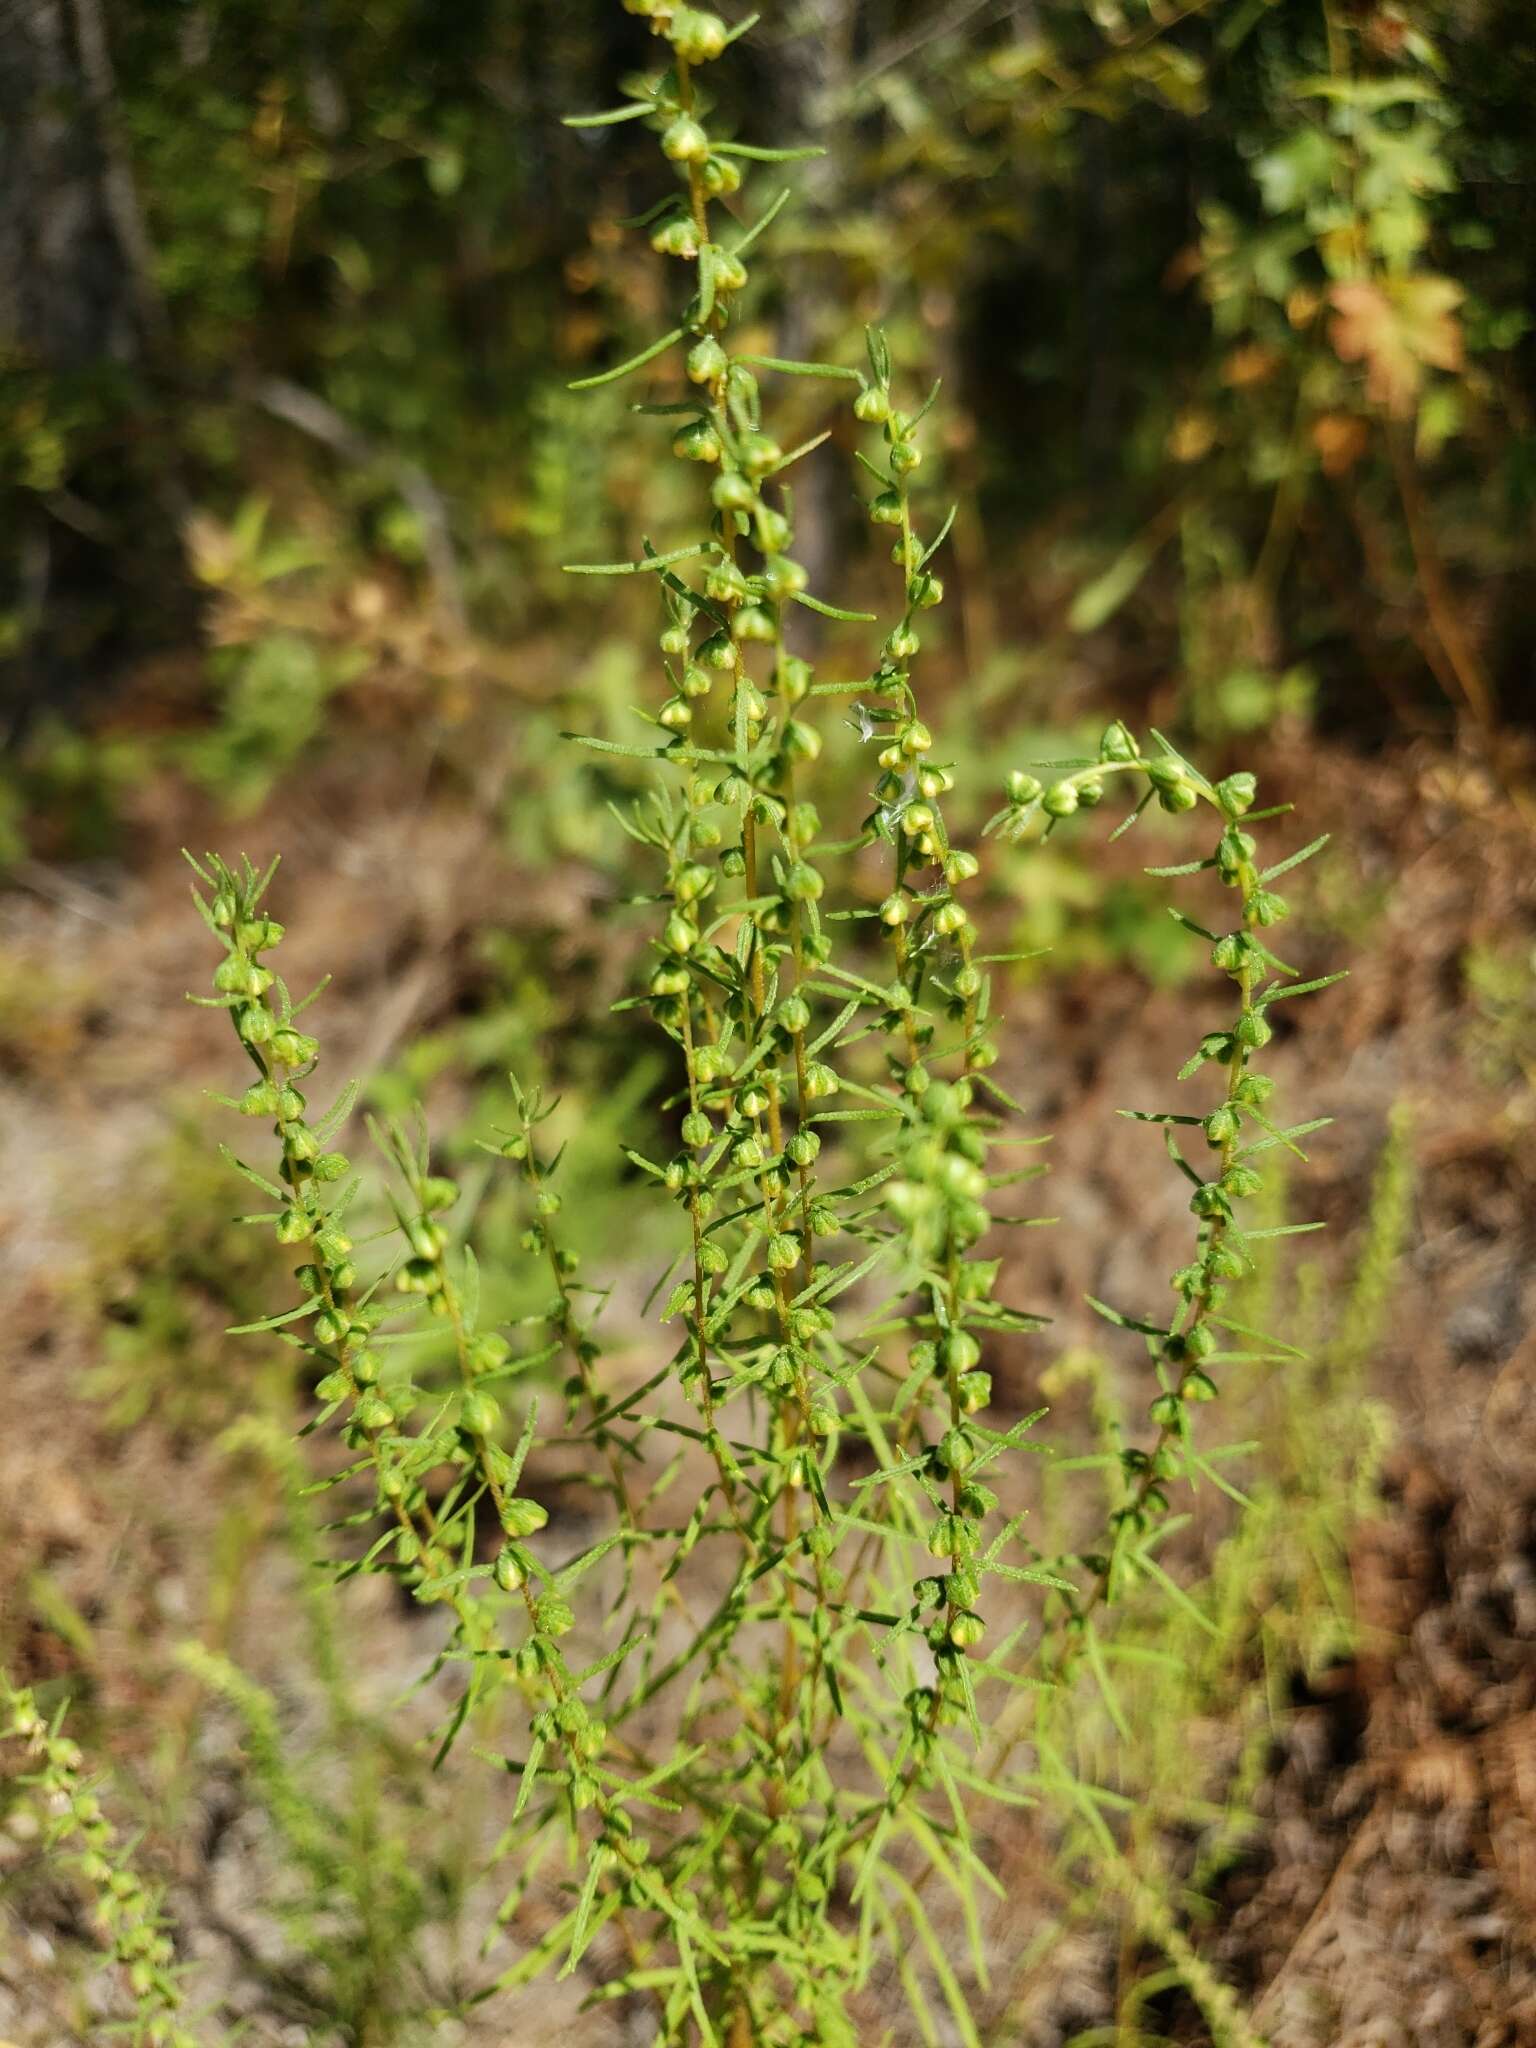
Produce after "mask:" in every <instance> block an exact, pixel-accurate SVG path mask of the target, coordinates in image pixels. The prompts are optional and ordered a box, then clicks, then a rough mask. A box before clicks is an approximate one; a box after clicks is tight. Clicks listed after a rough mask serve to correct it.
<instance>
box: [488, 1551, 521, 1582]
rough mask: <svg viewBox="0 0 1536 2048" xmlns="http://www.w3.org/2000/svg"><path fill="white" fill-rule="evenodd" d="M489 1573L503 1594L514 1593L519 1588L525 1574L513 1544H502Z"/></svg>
mask: <svg viewBox="0 0 1536 2048" xmlns="http://www.w3.org/2000/svg"><path fill="white" fill-rule="evenodd" d="M491 1573H492V1576H493V1577H494V1578H495V1581H496V1583H497V1585H498V1586H500V1588H501V1590H502V1591H503V1593H516V1592H517V1591H518V1590H519V1589H520V1588H521V1586H522V1584H523V1580H524V1578H525V1576H526V1574H525V1573H524V1571H523V1564H522V1559H521V1558H520V1557H519V1556H518V1553H517V1547H516V1545H515V1544H511V1543H504V1544H503V1545H502V1546H501V1548H500V1550H498V1551H497V1553H496V1562H495V1564H494V1565H492V1567H491Z"/></svg>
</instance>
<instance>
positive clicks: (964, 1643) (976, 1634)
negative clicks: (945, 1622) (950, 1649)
mask: <svg viewBox="0 0 1536 2048" xmlns="http://www.w3.org/2000/svg"><path fill="white" fill-rule="evenodd" d="M986 1632H987V1625H986V1623H985V1622H984V1621H983V1620H982V1618H981V1616H980V1615H979V1614H971V1613H965V1614H957V1615H955V1616H954V1618H953V1619H952V1620H951V1622H950V1624H949V1640H950V1641H951V1642H952V1643H953V1644H954V1646H955V1648H956V1649H957V1650H971V1649H974V1648H975V1647H976V1645H977V1644H978V1643H979V1642H980V1641H981V1639H982V1637H983V1636H984V1635H985V1634H986Z"/></svg>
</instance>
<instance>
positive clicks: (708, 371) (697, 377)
mask: <svg viewBox="0 0 1536 2048" xmlns="http://www.w3.org/2000/svg"><path fill="white" fill-rule="evenodd" d="M730 360H731V359H730V357H729V356H728V355H727V354H726V352H725V350H724V349H723V348H722V347H721V346H720V344H719V342H718V341H716V339H715V337H714V336H713V335H712V334H706V335H705V336H704V338H703V340H702V341H696V342H695V343H694V344H693V347H692V348H691V349H689V351H688V375H689V377H690V379H691V380H692V382H693V383H695V384H714V383H716V382H717V381H718V380H719V379H720V378H721V377H723V376H724V375H725V372H726V370H727V368H728V367H729V364H730Z"/></svg>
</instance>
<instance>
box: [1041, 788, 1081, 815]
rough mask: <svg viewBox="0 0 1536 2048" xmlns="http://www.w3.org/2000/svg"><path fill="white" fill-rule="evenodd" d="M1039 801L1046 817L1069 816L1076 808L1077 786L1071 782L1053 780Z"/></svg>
mask: <svg viewBox="0 0 1536 2048" xmlns="http://www.w3.org/2000/svg"><path fill="white" fill-rule="evenodd" d="M1040 801H1041V804H1042V806H1043V808H1044V810H1045V813H1046V816H1047V817H1050V818H1070V817H1071V815H1072V813H1073V812H1074V811H1075V810H1076V809H1077V804H1078V794H1077V786H1076V784H1075V783H1072V782H1066V781H1062V782H1053V783H1052V784H1051V786H1050V788H1049V789H1048V790H1047V791H1046V792H1045V795H1044V796H1043V797H1042V798H1041V800H1040Z"/></svg>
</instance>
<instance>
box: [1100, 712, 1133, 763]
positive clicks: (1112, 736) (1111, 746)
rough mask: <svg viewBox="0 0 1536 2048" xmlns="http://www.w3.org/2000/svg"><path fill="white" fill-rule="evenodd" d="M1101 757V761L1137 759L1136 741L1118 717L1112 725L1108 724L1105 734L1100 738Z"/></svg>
mask: <svg viewBox="0 0 1536 2048" xmlns="http://www.w3.org/2000/svg"><path fill="white" fill-rule="evenodd" d="M1099 759H1100V760H1101V761H1134V760H1135V759H1136V742H1135V741H1134V740H1133V739H1132V738H1131V735H1130V733H1129V732H1128V731H1127V730H1126V727H1125V726H1124V725H1123V724H1122V722H1121V721H1120V720H1119V719H1118V718H1117V719H1116V720H1115V721H1114V723H1113V724H1112V725H1107V726H1105V728H1104V732H1103V735H1102V737H1101V738H1100V740H1099Z"/></svg>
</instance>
